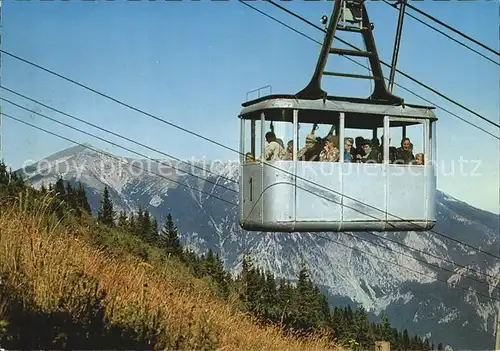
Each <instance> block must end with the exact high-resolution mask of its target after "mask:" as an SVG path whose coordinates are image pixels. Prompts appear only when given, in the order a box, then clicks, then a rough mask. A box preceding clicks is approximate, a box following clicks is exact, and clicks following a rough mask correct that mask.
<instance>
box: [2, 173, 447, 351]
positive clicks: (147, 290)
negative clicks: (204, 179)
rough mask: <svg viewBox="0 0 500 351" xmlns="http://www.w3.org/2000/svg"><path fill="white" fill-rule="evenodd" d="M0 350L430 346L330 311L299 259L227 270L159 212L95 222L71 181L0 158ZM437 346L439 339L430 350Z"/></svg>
mask: <svg viewBox="0 0 500 351" xmlns="http://www.w3.org/2000/svg"><path fill="white" fill-rule="evenodd" d="M0 211H1V212H0V345H1V346H2V347H4V348H7V349H20V348H23V349H24V348H31V349H34V348H52V349H53V348H58V349H63V348H65V349H74V348H80V349H82V348H97V349H104V348H106V349H109V348H128V349H130V348H149V349H151V348H153V349H164V348H167V349H204V350H211V349H231V350H232V349H244V350H245V349H252V350H253V349H273V350H274V349H280V350H281V349H286V350H308V349H311V350H319V349H321V350H328V349H331V350H339V349H340V347H339V346H337V345H344V346H346V347H349V348H353V349H366V348H370V349H371V348H373V342H374V341H375V340H387V341H391V343H392V345H391V349H393V350H405V349H406V350H408V349H413V350H415V349H420V350H430V349H432V348H433V347H431V346H430V345H429V342H428V341H427V340H422V339H420V338H418V337H417V336H414V337H413V338H411V337H410V336H409V335H408V333H407V332H406V330H405V331H403V332H400V331H397V330H395V329H393V328H391V326H390V323H389V321H388V320H387V318H385V317H384V318H383V320H382V323H380V324H377V323H373V322H369V321H368V318H367V313H366V311H364V310H363V309H362V308H359V309H356V310H354V311H353V310H351V308H350V307H344V308H335V309H334V310H331V309H330V306H329V305H328V303H327V301H326V298H325V296H324V295H323V294H322V293H320V291H319V289H318V288H317V287H316V286H315V285H314V284H313V282H312V281H311V280H310V279H309V276H308V273H307V269H306V268H305V266H304V267H303V269H301V270H300V272H298V275H297V280H298V282H297V284H295V285H292V284H291V283H290V282H287V281H280V282H277V281H276V279H275V277H274V275H272V274H271V273H269V272H262V271H261V270H260V269H259V268H258V267H254V265H253V263H252V262H251V260H250V259H249V258H245V260H244V262H243V270H242V272H241V273H240V274H239V275H238V276H237V277H232V276H231V275H230V274H229V273H228V272H227V271H226V270H225V269H224V266H223V263H222V262H221V260H220V259H219V257H218V255H217V254H214V253H213V252H211V251H209V252H208V253H206V254H205V255H201V256H199V255H197V254H195V253H194V252H192V251H190V250H188V249H186V248H184V247H183V246H182V245H181V243H180V242H179V239H178V235H177V229H176V227H175V225H174V221H173V219H172V217H171V216H170V215H168V216H167V220H166V223H165V225H164V226H163V228H162V229H161V230H160V231H159V230H158V227H157V222H156V219H155V218H152V217H151V216H150V215H149V213H148V211H147V210H139V211H138V213H137V214H135V215H127V214H125V213H120V214H119V215H117V214H115V213H114V210H113V204H112V203H111V201H110V199H109V194H108V192H107V189H105V192H104V196H103V200H102V202H101V207H100V209H99V211H98V213H97V218H95V217H93V216H92V213H91V210H90V206H89V205H88V202H87V199H86V194H85V190H84V189H83V187H82V186H81V185H76V186H75V184H73V185H71V184H69V183H65V182H63V181H62V180H59V181H58V182H57V183H56V184H55V185H54V186H52V185H50V186H49V189H45V188H42V189H41V190H40V191H38V190H35V189H33V188H31V187H30V186H28V185H26V184H24V183H23V181H22V180H21V179H18V178H17V177H16V175H15V174H12V173H9V172H7V170H6V168H5V166H4V165H3V164H0ZM440 346H441V345H440Z"/></svg>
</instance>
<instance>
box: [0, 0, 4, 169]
mask: <svg viewBox="0 0 500 351" xmlns="http://www.w3.org/2000/svg"><path fill="white" fill-rule="evenodd" d="M2 3H3V1H2V0H0V47H2V24H3V22H2ZM2 72H3V66H2V53H0V86H1V85H2ZM2 108H3V104H1V103H0V162H3V160H4V159H3V157H4V156H3V111H2Z"/></svg>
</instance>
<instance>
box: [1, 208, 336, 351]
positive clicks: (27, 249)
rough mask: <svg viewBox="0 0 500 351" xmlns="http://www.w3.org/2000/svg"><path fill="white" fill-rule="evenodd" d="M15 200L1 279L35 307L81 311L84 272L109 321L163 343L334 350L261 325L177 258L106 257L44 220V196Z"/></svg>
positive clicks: (8, 214)
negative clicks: (156, 262)
mask: <svg viewBox="0 0 500 351" xmlns="http://www.w3.org/2000/svg"><path fill="white" fill-rule="evenodd" d="M20 203H21V204H19V203H18V205H17V206H15V207H13V208H10V209H9V210H7V211H4V212H3V213H2V214H1V215H0V228H1V229H0V277H1V276H3V279H4V282H3V283H4V284H7V285H9V286H10V287H13V289H14V290H15V292H16V294H17V298H18V299H21V300H22V301H23V302H25V303H26V304H28V303H31V304H32V305H33V306H34V308H36V309H39V310H42V311H45V312H55V311H65V312H69V313H71V315H74V316H78V315H81V314H82V313H83V312H82V308H83V307H82V306H83V305H82V303H80V302H79V301H80V300H82V299H84V298H85V295H86V294H87V295H88V294H89V290H88V287H85V286H84V285H85V284H84V283H82V282H85V281H88V280H84V279H82V277H90V278H91V279H95V281H96V282H97V284H98V289H99V290H103V291H105V292H106V295H105V297H104V303H103V305H104V309H105V315H106V318H107V319H108V323H110V324H115V325H123V326H130V327H134V328H135V329H137V328H142V330H150V331H154V332H156V333H157V335H156V341H157V345H159V346H160V347H164V348H169V349H170V348H179V349H220V350H222V349H224V350H263V349H264V350H338V348H337V347H335V346H334V345H332V344H331V343H328V342H327V341H326V338H320V337H316V338H310V339H308V340H297V339H295V338H290V337H285V336H283V335H282V334H281V333H280V331H279V330H278V329H277V328H273V327H260V326H258V325H257V324H256V323H255V321H253V320H252V318H250V317H249V316H247V315H244V314H242V313H240V312H237V310H236V308H234V304H233V303H224V302H222V301H220V300H217V299H215V298H214V297H213V294H212V292H211V289H210V287H209V285H208V284H206V282H205V281H203V280H200V279H195V278H193V277H192V276H190V275H188V273H187V270H186V268H184V267H183V266H182V265H181V264H180V263H177V262H175V261H168V262H167V263H166V264H164V265H163V266H162V267H161V268H159V267H153V266H152V265H150V264H148V263H141V262H140V261H139V260H138V259H136V258H134V257H132V256H122V257H119V258H116V257H114V258H113V257H110V255H109V254H106V252H104V251H102V250H97V249H96V248H94V247H92V246H91V245H90V244H89V243H88V242H87V240H85V232H86V231H88V228H84V227H74V228H64V227H63V226H62V224H60V223H57V222H56V220H55V219H48V218H49V217H48V216H47V210H46V208H47V201H46V203H45V204H40V205H38V206H36V211H35V213H33V212H31V213H30V214H28V212H27V211H26V210H25V209H23V206H22V201H21V202H20ZM86 289H87V290H86ZM61 301H64V303H61ZM1 307H2V306H0V320H1V319H2V314H3V312H2V310H1Z"/></svg>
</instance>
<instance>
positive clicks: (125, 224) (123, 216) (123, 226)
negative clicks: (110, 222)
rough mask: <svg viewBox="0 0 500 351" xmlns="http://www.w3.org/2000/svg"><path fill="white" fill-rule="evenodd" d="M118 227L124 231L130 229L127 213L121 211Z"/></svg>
mask: <svg viewBox="0 0 500 351" xmlns="http://www.w3.org/2000/svg"><path fill="white" fill-rule="evenodd" d="M118 227H119V228H121V229H123V230H127V229H128V219H127V213H126V212H125V211H120V214H119V216H118Z"/></svg>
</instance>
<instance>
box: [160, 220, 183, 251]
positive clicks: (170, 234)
mask: <svg viewBox="0 0 500 351" xmlns="http://www.w3.org/2000/svg"><path fill="white" fill-rule="evenodd" d="M158 246H159V247H161V248H162V249H165V250H166V251H167V252H168V253H171V254H172V255H174V256H177V257H181V256H182V246H181V243H180V240H179V236H178V234H177V228H176V227H175V225H174V221H173V219H172V215H171V214H170V213H169V214H168V216H167V220H166V222H165V224H164V226H163V228H162V230H161V234H160V238H159V245H158Z"/></svg>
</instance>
